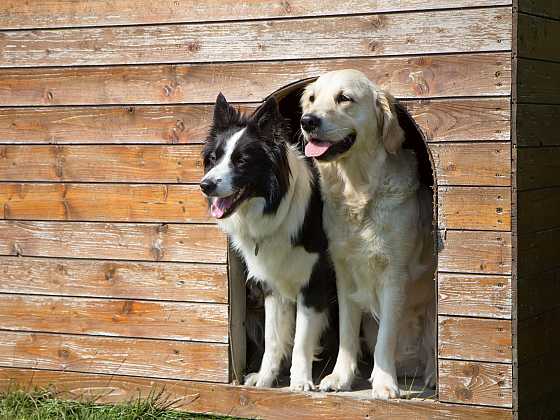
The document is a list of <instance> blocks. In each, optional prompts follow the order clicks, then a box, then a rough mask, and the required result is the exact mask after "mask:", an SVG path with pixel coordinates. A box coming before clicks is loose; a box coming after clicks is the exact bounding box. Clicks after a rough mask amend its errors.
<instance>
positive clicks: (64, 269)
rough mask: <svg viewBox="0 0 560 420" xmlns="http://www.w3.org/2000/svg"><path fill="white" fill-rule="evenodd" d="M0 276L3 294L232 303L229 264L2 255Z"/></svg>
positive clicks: (0, 288)
mask: <svg viewBox="0 0 560 420" xmlns="http://www.w3.org/2000/svg"><path fill="white" fill-rule="evenodd" d="M0 276H1V278H2V279H3V281H2V282H0V292H2V293H21V294H42V295H58V296H60V295H62V296H84V297H105V298H125V299H134V300H138V299H151V300H173V301H191V302H209V303H227V302H228V281H227V267H226V266H225V265H212V264H185V263H143V262H127V261H124V262H123V261H95V260H87V261H85V260H74V259H51V258H31V257H0Z"/></svg>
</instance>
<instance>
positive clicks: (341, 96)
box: [335, 93, 354, 104]
mask: <svg viewBox="0 0 560 420" xmlns="http://www.w3.org/2000/svg"><path fill="white" fill-rule="evenodd" d="M335 100H336V103H337V104H339V103H342V102H354V100H353V99H352V98H350V97H349V96H346V95H345V94H343V93H339V94H338V95H337V97H336V99H335Z"/></svg>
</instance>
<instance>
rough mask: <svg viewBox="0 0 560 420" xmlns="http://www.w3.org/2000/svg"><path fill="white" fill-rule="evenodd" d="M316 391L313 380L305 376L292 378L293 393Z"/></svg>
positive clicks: (291, 388) (291, 387)
mask: <svg viewBox="0 0 560 420" xmlns="http://www.w3.org/2000/svg"><path fill="white" fill-rule="evenodd" d="M315 389H316V387H315V384H314V383H313V378H310V377H309V378H308V377H307V376H305V375H292V376H291V378H290V390H291V391H315Z"/></svg>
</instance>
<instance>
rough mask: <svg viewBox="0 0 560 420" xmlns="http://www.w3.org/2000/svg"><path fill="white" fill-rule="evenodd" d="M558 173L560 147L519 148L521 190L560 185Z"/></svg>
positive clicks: (559, 171)
mask: <svg viewBox="0 0 560 420" xmlns="http://www.w3.org/2000/svg"><path fill="white" fill-rule="evenodd" d="M559 138H560V136H559ZM558 174H560V147H530V148H519V149H517V189H518V190H519V191H524V190H530V189H536V188H551V187H560V177H559V176H558Z"/></svg>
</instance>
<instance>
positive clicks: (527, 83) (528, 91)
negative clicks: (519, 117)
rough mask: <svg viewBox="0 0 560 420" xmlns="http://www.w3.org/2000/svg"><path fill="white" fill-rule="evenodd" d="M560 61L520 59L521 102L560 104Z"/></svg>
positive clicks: (518, 85) (518, 94)
mask: <svg viewBox="0 0 560 420" xmlns="http://www.w3.org/2000/svg"><path fill="white" fill-rule="evenodd" d="M559 73H560V63H550V62H546V61H536V60H526V59H519V60H518V62H517V100H518V101H519V102H527V103H540V104H560V86H559V85H560V83H558V74H559Z"/></svg>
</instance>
